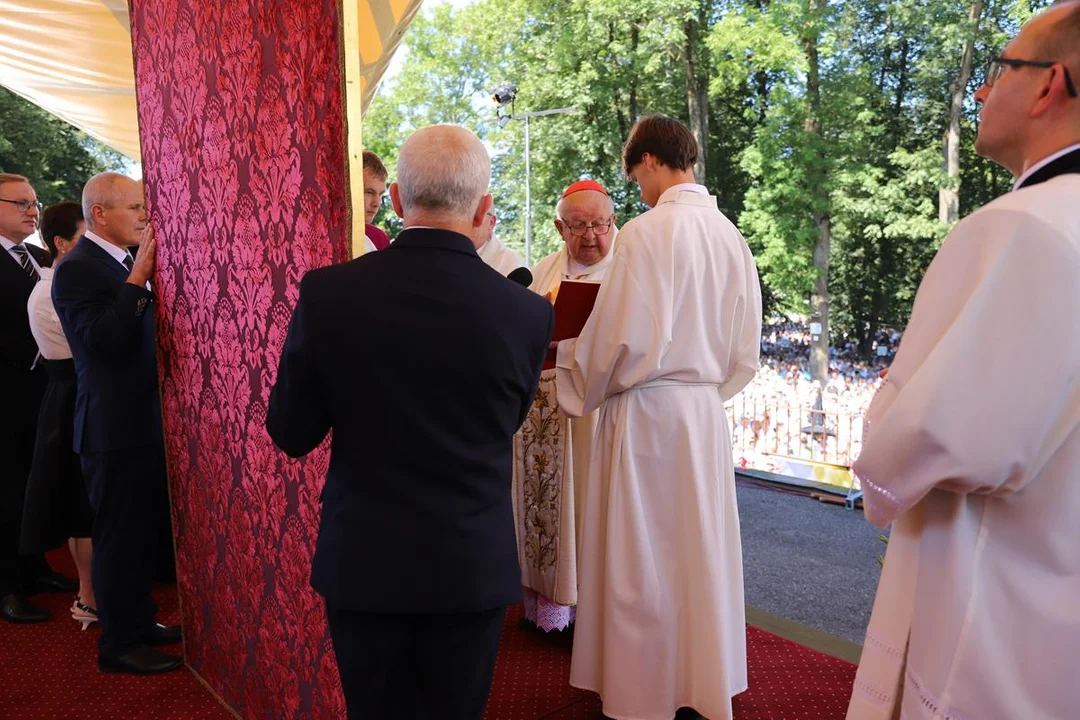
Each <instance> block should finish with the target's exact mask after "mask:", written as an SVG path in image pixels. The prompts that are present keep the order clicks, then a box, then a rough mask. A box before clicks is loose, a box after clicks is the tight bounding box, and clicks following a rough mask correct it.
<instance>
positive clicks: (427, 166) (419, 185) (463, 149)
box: [397, 125, 491, 218]
mask: <svg viewBox="0 0 1080 720" xmlns="http://www.w3.org/2000/svg"><path fill="white" fill-rule="evenodd" d="M490 183H491V159H490V158H489V157H488V154H487V150H486V149H484V145H483V143H481V142H480V140H479V138H477V137H476V136H475V135H474V134H472V132H470V131H469V130H466V129H465V128H463V127H457V126H453V125H432V126H431V127H426V128H421V129H420V130H417V131H416V132H414V133H413V134H412V135H410V136H409V139H408V140H406V141H405V144H403V145H402V146H401V152H400V154H399V155H398V164H397V185H398V192H399V193H400V198H401V205H402V208H403V209H404V210H405V211H406V212H408V211H410V210H414V211H415V210H424V211H427V212H433V213H439V214H446V215H449V216H451V217H455V218H465V217H472V215H473V213H475V212H476V208H477V206H478V205H479V204H480V200H481V198H483V197H484V195H486V194H487V191H488V185H489V184H490Z"/></svg>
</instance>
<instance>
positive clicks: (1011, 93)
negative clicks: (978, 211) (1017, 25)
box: [975, 0, 1080, 176]
mask: <svg viewBox="0 0 1080 720" xmlns="http://www.w3.org/2000/svg"><path fill="white" fill-rule="evenodd" d="M1001 58H1002V60H1001V61H1000V62H999V64H998V66H997V68H998V71H997V72H996V73H992V74H988V77H987V78H986V79H985V80H984V82H983V85H982V87H980V88H979V89H978V90H977V91H976V93H975V100H976V102H978V103H979V104H980V105H982V108H981V110H980V112H979V134H978V137H977V138H976V140H975V150H976V152H978V153H979V154H980V155H982V156H983V157H986V158H989V159H991V160H993V161H994V162H996V163H998V164H999V165H1002V166H1004V167H1006V168H1008V169H1009V171H1010V172H1012V173H1013V175H1015V176H1020V175H1022V174H1023V173H1024V172H1025V171H1026V170H1027V169H1028V168H1030V167H1031V166H1032V165H1034V164H1036V163H1038V162H1039V161H1041V160H1042V159H1044V158H1046V157H1048V156H1050V155H1052V154H1053V153H1055V152H1057V151H1059V150H1062V149H1064V148H1067V147H1069V146H1070V145H1073V144H1075V143H1077V142H1080V98H1078V97H1077V82H1078V80H1080V1H1078V0H1067V1H1065V2H1057V3H1055V4H1054V5H1052V6H1051V7H1050V8H1048V9H1047V10H1046V11H1044V12H1042V13H1041V14H1039V15H1037V16H1035V17H1034V18H1032V19H1031V20H1030V21H1029V22H1028V23H1027V24H1026V25H1024V27H1023V28H1022V29H1021V30H1020V33H1019V34H1018V35H1017V36H1016V37H1015V38H1014V39H1013V40H1012V42H1010V43H1009V44H1008V45H1007V46H1006V47H1005V49H1004V50H1002V52H1001Z"/></svg>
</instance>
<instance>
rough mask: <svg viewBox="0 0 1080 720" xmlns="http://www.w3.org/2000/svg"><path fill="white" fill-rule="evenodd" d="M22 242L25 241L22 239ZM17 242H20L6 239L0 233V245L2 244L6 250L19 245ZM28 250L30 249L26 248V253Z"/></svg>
mask: <svg viewBox="0 0 1080 720" xmlns="http://www.w3.org/2000/svg"><path fill="white" fill-rule="evenodd" d="M23 242H26V241H25V240H24V241H23ZM19 244H20V243H17V242H15V241H13V240H8V239H7V238H6V237H4V236H3V235H0V245H3V246H4V249H5V250H8V251H10V250H11V248H13V247H15V246H16V245H19ZM29 252H30V251H29V250H27V253H29Z"/></svg>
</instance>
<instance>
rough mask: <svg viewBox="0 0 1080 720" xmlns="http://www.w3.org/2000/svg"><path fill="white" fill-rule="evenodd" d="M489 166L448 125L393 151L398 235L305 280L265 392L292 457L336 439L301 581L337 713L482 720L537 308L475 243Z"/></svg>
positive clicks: (504, 578)
mask: <svg viewBox="0 0 1080 720" xmlns="http://www.w3.org/2000/svg"><path fill="white" fill-rule="evenodd" d="M490 173H491V165H490V161H489V159H488V155H487V152H486V151H485V149H484V146H483V145H482V144H481V143H480V141H479V140H478V139H477V138H476V136H474V135H473V134H472V133H470V132H469V131H467V130H465V129H463V128H458V127H448V126H436V127H430V128H425V129H423V130H419V131H417V132H416V133H415V134H413V135H412V136H411V137H410V138H409V139H408V140H407V141H406V142H405V144H404V145H403V146H402V148H401V154H400V157H399V161H398V178H397V182H396V183H394V184H393V185H392V186H391V187H390V197H391V200H392V201H393V204H394V209H395V211H396V212H397V213H398V214H399V215H400V216H401V217H402V218H403V219H404V221H405V230H404V231H403V232H402V233H401V234H400V235H399V236H398V239H397V240H396V241H395V242H394V243H393V244H392V245H390V247H389V248H387V249H386V250H383V251H382V252H378V253H369V254H366V255H363V256H362V257H360V258H358V259H356V260H353V261H352V262H349V263H345V264H343V265H337V266H333V267H328V268H323V269H320V270H315V271H313V272H310V273H308V274H307V276H305V277H304V279H303V281H302V282H301V284H300V298H299V300H298V302H297V305H296V310H295V312H294V314H293V318H292V323H291V325H290V326H289V333H288V337H287V339H286V341H285V348H284V350H283V352H282V355H281V364H280V367H279V369H278V377H277V383H276V385H275V386H274V389H273V392H272V393H271V396H270V406H269V410H268V414H267V420H266V427H267V430H268V431H269V433H270V436H271V437H272V438H273V440H274V442H275V443H276V444H277V445H278V447H280V448H281V449H283V450H284V451H285V452H286V453H288V454H289V455H291V456H293V457H299V456H301V455H304V454H306V453H308V452H310V451H311V450H313V449H314V448H315V447H317V446H318V445H319V444H320V443H321V442H322V441H323V439H324V438H325V437H326V436H327V434H328V433H329V432H330V431H331V430H333V444H332V446H331V459H330V469H329V472H328V474H327V478H326V485H325V488H324V491H323V500H324V505H323V512H322V524H321V527H320V530H319V539H318V542H317V544H316V549H315V559H314V562H313V567H312V577H311V584H312V585H313V586H314V588H315V589H316V590H317V591H318V592H319V593H321V594H322V595H323V596H325V598H326V607H327V616H328V619H329V624H330V633H331V636H332V637H333V641H334V650H335V653H336V655H337V661H338V668H339V670H340V672H341V680H342V685H343V686H344V689H345V700H346V703H347V705H348V712H349V717H351V718H380V720H394V719H395V718H409V719H412V718H439V719H440V720H444V719H449V720H454V719H456V718H461V719H463V720H465V719H468V720H475V719H477V718H480V717H481V716H482V715H483V712H484V707H485V705H486V702H487V696H488V693H489V691H490V688H491V680H492V677H493V674H494V666H495V656H496V654H497V649H498V643H499V633H500V629H501V625H502V620H503V616H504V613H505V609H506V607H507V606H508V605H510V604H512V603H515V602H519V601H520V599H521V575H520V569H519V567H518V561H517V550H516V543H515V536H514V522H513V512H512V509H511V503H510V484H511V463H512V456H513V450H512V442H513V436H514V433H515V432H516V431H517V429H518V427H520V425H521V423H522V421H523V420H524V418H525V415H526V412H527V411H528V409H529V407H530V405H531V404H532V401H533V397H534V395H535V392H536V387H537V383H538V381H539V377H540V370H541V366H542V364H543V359H544V354H545V352H546V350H547V347H548V342H549V340H550V338H551V333H552V330H553V323H554V316H553V313H552V309H551V305H550V304H549V303H548V302H547V301H546V300H544V299H543V298H541V297H540V296H538V295H536V294H534V293H530V292H529V291H528V290H526V289H525V288H523V287H521V286H520V285H517V284H515V283H513V282H511V281H509V280H507V279H506V278H504V277H503V276H502V275H500V274H499V273H498V272H496V271H495V270H492V269H491V268H490V267H488V266H487V265H486V264H485V263H484V261H483V260H481V259H480V257H479V256H478V255H477V254H476V250H475V249H474V248H473V244H472V241H471V240H470V235H471V234H472V232H473V229H474V228H476V227H479V225H480V224H481V223H483V222H484V220H485V215H486V214H487V212H488V209H489V208H490V207H491V195H489V194H487V188H488V183H489V181H490Z"/></svg>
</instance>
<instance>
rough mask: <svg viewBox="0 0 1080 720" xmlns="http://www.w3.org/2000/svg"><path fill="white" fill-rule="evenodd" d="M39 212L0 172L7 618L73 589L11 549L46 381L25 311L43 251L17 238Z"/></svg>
mask: <svg viewBox="0 0 1080 720" xmlns="http://www.w3.org/2000/svg"><path fill="white" fill-rule="evenodd" d="M40 210H41V204H40V203H39V202H38V200H37V195H36V194H35V193H34V188H33V187H31V186H30V181H29V180H27V179H26V178H25V177H23V176H22V175H11V174H7V173H0V311H2V312H0V393H2V394H3V397H4V402H3V404H2V407H3V415H2V419H0V422H2V423H3V429H2V431H0V618H3V619H4V620H8V621H11V622H43V621H45V620H48V619H49V614H48V613H47V612H46V611H45V610H43V609H42V608H40V607H37V606H36V605H33V604H32V603H31V602H30V601H29V600H28V599H27V597H26V596H27V595H29V594H33V593H34V592H37V591H41V590H64V591H68V592H74V591H75V590H76V589H77V588H78V583H74V582H72V581H70V580H68V579H67V578H64V577H62V576H59V575H57V574H56V573H54V572H52V570H50V569H49V567H48V566H47V565H46V564H45V560H44V558H43V557H42V556H41V555H40V554H37V555H20V554H19V534H20V526H21V523H22V512H23V498H24V496H25V494H26V478H27V476H29V474H30V464H31V460H32V459H33V454H34V438H35V436H36V432H37V421H38V411H39V409H40V408H41V398H42V395H43V394H44V392H45V385H46V383H47V379H46V377H45V370H44V368H42V367H39V366H38V367H35V360H36V359H37V343H35V342H34V336H33V335H31V334H30V320H29V318H28V317H27V311H26V303H27V301H28V300H29V298H30V291H31V290H33V289H34V285H35V284H36V283H37V281H38V278H39V273H38V271H39V270H40V269H41V268H43V267H48V266H49V254H48V253H47V252H45V251H44V250H42V249H41V248H39V247H36V246H34V245H31V244H29V243H27V242H24V241H25V240H26V238H28V237H30V236H31V235H33V234H34V231H35V230H37V226H38V213H39V212H40Z"/></svg>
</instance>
